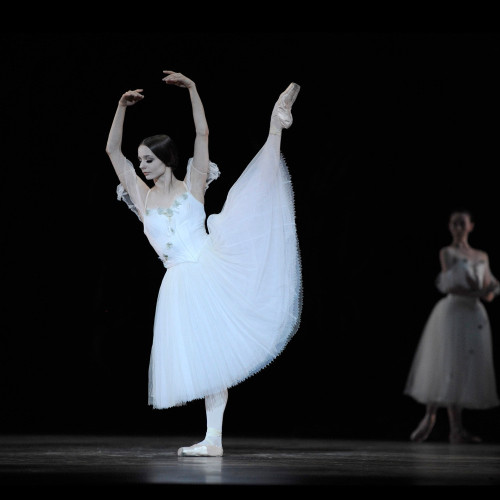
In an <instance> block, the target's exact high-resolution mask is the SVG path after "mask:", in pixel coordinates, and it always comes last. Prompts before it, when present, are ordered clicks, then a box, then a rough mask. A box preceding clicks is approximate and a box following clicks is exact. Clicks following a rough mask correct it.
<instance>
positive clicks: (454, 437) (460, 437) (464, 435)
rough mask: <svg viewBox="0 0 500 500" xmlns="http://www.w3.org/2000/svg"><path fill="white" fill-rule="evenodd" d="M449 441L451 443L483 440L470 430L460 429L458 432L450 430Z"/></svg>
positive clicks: (479, 441)
mask: <svg viewBox="0 0 500 500" xmlns="http://www.w3.org/2000/svg"><path fill="white" fill-rule="evenodd" d="M449 441H450V443H451V444H462V443H482V442H483V440H482V439H481V438H480V437H479V436H475V435H474V434H471V433H470V432H467V431H465V430H462V431H460V432H451V433H450V435H449Z"/></svg>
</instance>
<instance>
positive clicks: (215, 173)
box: [186, 158, 220, 191]
mask: <svg viewBox="0 0 500 500" xmlns="http://www.w3.org/2000/svg"><path fill="white" fill-rule="evenodd" d="M192 165H193V158H189V160H188V164H187V168H186V185H187V188H188V191H191V167H192ZM219 177H220V170H219V167H218V166H217V165H216V164H215V163H213V162H211V161H209V162H208V175H207V180H206V182H205V191H206V190H207V189H208V185H209V184H210V183H211V182H212V181H215V179H218V178H219Z"/></svg>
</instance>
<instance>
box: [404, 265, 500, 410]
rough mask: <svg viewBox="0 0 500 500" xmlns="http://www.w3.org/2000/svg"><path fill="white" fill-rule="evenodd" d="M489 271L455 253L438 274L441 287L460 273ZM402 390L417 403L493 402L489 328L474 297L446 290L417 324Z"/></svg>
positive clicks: (462, 279) (479, 275)
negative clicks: (419, 331) (417, 334)
mask: <svg viewBox="0 0 500 500" xmlns="http://www.w3.org/2000/svg"><path fill="white" fill-rule="evenodd" d="M486 273H490V270H489V268H488V265H487V263H486V262H485V261H479V262H473V261H471V260H469V259H467V258H457V261H456V264H455V265H454V266H453V267H452V268H450V269H449V270H448V271H446V272H445V273H440V275H439V276H438V281H437V285H438V288H439V289H440V290H441V291H442V292H443V293H447V290H448V289H449V288H450V287H451V286H453V285H456V284H460V285H462V286H464V287H466V286H468V284H467V280H466V276H467V275H469V276H472V277H474V278H475V279H477V280H478V281H479V282H482V281H483V280H484V276H485V274H486ZM404 393H405V394H407V395H408V396H411V397H412V398H414V399H415V400H416V401H418V402H419V403H423V404H436V405H438V406H451V405H456V406H459V407H462V408H471V409H486V408H492V407H495V406H498V405H499V403H500V402H499V399H498V395H497V387H496V379H495V368H494V360H493V348H492V338H491V327H490V321H489V318H488V314H487V311H486V308H485V306H484V304H483V303H482V302H481V301H480V300H479V299H477V298H470V297H464V296H459V295H454V294H448V295H446V297H444V298H442V299H441V300H439V301H438V302H437V304H436V305H435V306H434V308H433V310H432V312H431V314H430V316H429V318H428V320H427V323H426V325H425V327H424V329H423V332H422V336H421V338H420V341H419V344H418V346H417V350H416V352H415V356H414V359H413V362H412V365H411V368H410V372H409V375H408V379H407V381H406V386H405V389H404Z"/></svg>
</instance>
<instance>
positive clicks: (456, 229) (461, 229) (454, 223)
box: [449, 212, 474, 238]
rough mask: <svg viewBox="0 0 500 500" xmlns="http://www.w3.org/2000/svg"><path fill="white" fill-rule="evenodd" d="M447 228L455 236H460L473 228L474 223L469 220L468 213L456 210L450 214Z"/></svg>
mask: <svg viewBox="0 0 500 500" xmlns="http://www.w3.org/2000/svg"><path fill="white" fill-rule="evenodd" d="M449 229H450V232H451V234H452V235H453V236H454V237H455V238H461V237H464V236H467V235H468V234H469V233H470V232H471V231H472V230H473V229H474V223H473V222H472V221H471V220H470V216H469V214H465V213H461V212H456V213H454V214H451V217H450V224H449Z"/></svg>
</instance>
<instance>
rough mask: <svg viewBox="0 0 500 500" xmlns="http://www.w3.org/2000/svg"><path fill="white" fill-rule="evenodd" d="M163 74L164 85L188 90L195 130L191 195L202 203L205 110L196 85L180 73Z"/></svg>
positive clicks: (206, 163)
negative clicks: (164, 75)
mask: <svg viewBox="0 0 500 500" xmlns="http://www.w3.org/2000/svg"><path fill="white" fill-rule="evenodd" d="M163 72H164V73H166V74H167V76H166V77H165V78H163V81H164V82H165V83H167V84H170V85H177V86H178V87H184V88H187V89H188V90H189V97H190V99H191V106H192V110H193V120H194V126H195V130H196V137H195V140H194V153H193V164H192V166H191V179H190V181H191V193H192V194H193V196H195V197H196V198H197V199H198V200H199V201H201V202H202V203H203V201H204V196H205V185H206V180H207V174H208V167H209V154H208V124H207V119H206V116H205V109H204V107H203V103H202V102H201V99H200V96H199V94H198V90H197V88H196V84H195V83H194V82H193V81H192V80H190V79H189V78H187V77H186V76H184V75H183V74H182V73H176V72H174V71H168V70H165V71H163Z"/></svg>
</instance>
